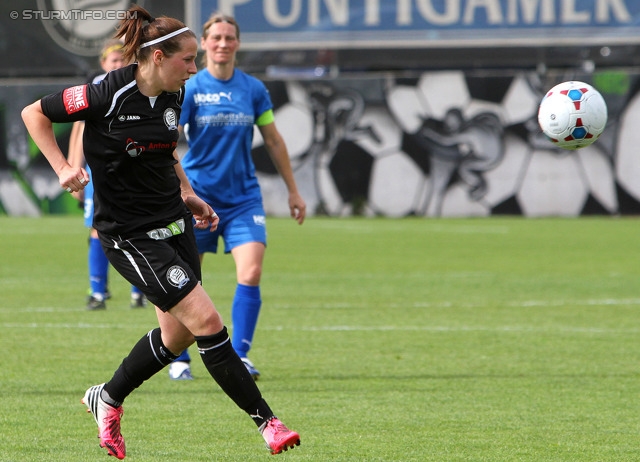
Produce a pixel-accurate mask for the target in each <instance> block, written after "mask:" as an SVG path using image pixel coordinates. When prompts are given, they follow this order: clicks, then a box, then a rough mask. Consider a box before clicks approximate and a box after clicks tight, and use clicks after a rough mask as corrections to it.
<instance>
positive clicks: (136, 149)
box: [124, 138, 145, 157]
mask: <svg viewBox="0 0 640 462" xmlns="http://www.w3.org/2000/svg"><path fill="white" fill-rule="evenodd" d="M124 149H125V151H127V153H128V154H129V155H130V156H131V157H138V156H139V155H140V154H142V153H143V152H144V149H145V148H144V146H140V145H139V144H138V142H137V141H135V140H132V139H131V138H127V145H126V147H125V148H124Z"/></svg>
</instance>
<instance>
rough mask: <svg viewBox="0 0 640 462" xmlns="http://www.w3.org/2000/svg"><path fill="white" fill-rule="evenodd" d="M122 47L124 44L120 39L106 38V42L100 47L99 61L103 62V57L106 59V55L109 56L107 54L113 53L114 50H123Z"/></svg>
mask: <svg viewBox="0 0 640 462" xmlns="http://www.w3.org/2000/svg"><path fill="white" fill-rule="evenodd" d="M123 48H124V45H123V43H122V42H121V41H120V40H118V39H111V40H107V42H106V43H105V44H104V46H103V47H102V51H101V52H100V62H103V61H104V60H105V59H107V56H109V54H111V53H113V52H114V51H120V52H124V50H123Z"/></svg>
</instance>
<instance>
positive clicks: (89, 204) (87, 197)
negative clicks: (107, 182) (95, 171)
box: [84, 165, 93, 228]
mask: <svg viewBox="0 0 640 462" xmlns="http://www.w3.org/2000/svg"><path fill="white" fill-rule="evenodd" d="M85 170H86V171H87V173H88V174H89V183H87V185H86V186H85V187H84V225H85V226H86V227H87V228H93V181H91V169H90V168H89V166H88V165H87V166H86V167H85Z"/></svg>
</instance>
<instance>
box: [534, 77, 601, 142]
mask: <svg viewBox="0 0 640 462" xmlns="http://www.w3.org/2000/svg"><path fill="white" fill-rule="evenodd" d="M538 123H539V124H540V129H541V130H542V133H544V134H545V135H546V136H547V137H548V138H549V140H551V142H552V143H553V144H555V145H556V146H558V147H559V148H563V149H569V150H575V149H579V148H584V147H585V146H589V145H590V144H592V143H593V142H594V141H596V140H597V139H598V137H599V136H600V134H601V133H602V132H603V131H604V127H605V125H606V124H607V105H606V103H605V101H604V98H603V97H602V95H601V94H600V93H599V92H598V90H596V89H595V88H593V87H592V86H591V85H589V84H587V83H584V82H578V81H568V82H562V83H559V84H558V85H556V86H555V87H553V88H552V89H551V90H549V91H548V92H547V94H546V95H545V96H544V98H543V99H542V101H541V102H540V107H539V108H538Z"/></svg>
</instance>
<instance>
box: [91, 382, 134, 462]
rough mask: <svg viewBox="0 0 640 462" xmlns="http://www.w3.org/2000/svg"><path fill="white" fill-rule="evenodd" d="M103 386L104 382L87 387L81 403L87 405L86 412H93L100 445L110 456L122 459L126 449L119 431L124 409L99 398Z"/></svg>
mask: <svg viewBox="0 0 640 462" xmlns="http://www.w3.org/2000/svg"><path fill="white" fill-rule="evenodd" d="M103 388H104V383H103V384H101V385H95V386H93V387H91V388H89V389H88V390H87V391H86V393H85V394H84V398H82V403H83V404H85V405H86V406H87V412H90V413H91V414H93V418H94V419H96V423H97V424H98V438H100V447H102V448H105V449H106V450H107V452H108V453H109V455H110V456H115V457H117V458H118V459H124V456H125V455H126V452H127V451H126V449H125V445H124V438H123V437H122V434H121V433H120V419H121V418H122V414H123V413H124V411H123V410H122V406H120V407H113V406H110V405H108V404H107V403H105V402H104V401H103V400H102V398H100V392H101V391H102V389H103Z"/></svg>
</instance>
